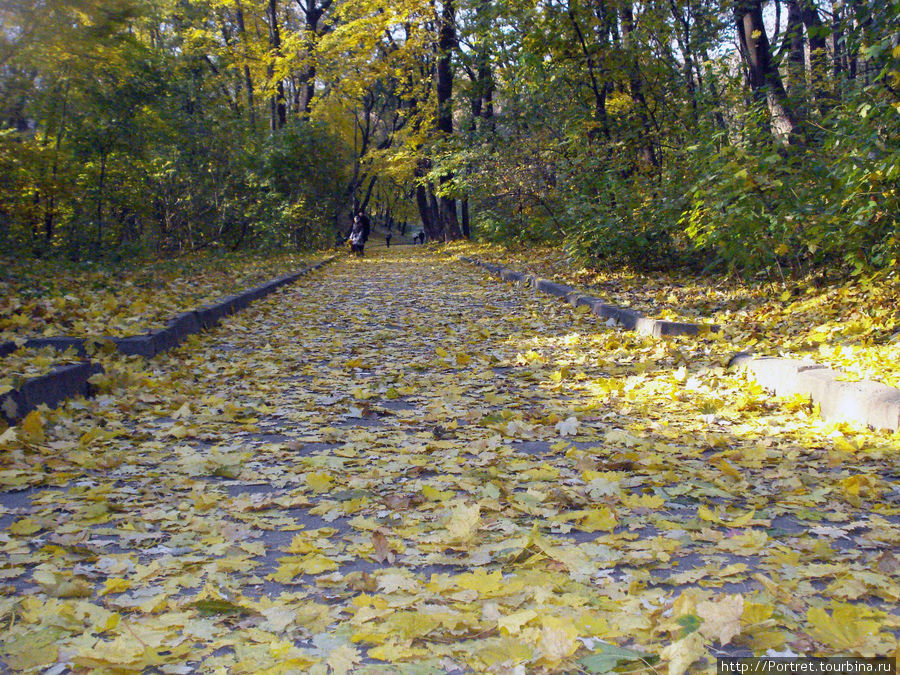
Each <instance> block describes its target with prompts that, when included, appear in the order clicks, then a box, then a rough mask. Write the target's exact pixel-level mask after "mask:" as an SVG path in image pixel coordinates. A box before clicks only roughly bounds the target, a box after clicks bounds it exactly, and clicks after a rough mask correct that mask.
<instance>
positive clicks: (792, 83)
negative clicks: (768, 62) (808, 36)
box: [779, 0, 806, 94]
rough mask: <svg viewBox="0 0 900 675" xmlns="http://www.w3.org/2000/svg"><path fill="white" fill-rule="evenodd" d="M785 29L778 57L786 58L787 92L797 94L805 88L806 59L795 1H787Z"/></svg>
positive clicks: (800, 20) (800, 23)
mask: <svg viewBox="0 0 900 675" xmlns="http://www.w3.org/2000/svg"><path fill="white" fill-rule="evenodd" d="M787 9H788V16H787V28H786V29H785V31H784V35H782V37H781V48H780V49H779V56H781V57H782V58H785V56H784V55H786V58H787V82H786V87H787V90H788V91H789V92H791V93H792V94H793V93H795V92H796V93H799V92H801V91H803V89H804V88H805V86H806V74H805V73H806V58H805V57H804V55H803V19H802V18H801V16H800V5H799V4H798V3H797V0H787Z"/></svg>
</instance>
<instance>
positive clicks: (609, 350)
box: [0, 247, 900, 675]
mask: <svg viewBox="0 0 900 675" xmlns="http://www.w3.org/2000/svg"><path fill="white" fill-rule="evenodd" d="M726 347H727V345H726V343H725V341H723V340H717V339H715V338H714V337H712V336H709V337H703V338H677V339H672V340H666V341H656V340H652V339H650V338H647V337H644V336H640V335H637V334H634V333H626V332H622V331H620V330H618V329H614V328H609V327H607V326H605V325H603V324H602V323H600V322H598V321H597V320H596V318H595V317H593V316H592V315H590V314H586V313H583V312H578V311H574V310H573V309H572V308H571V307H569V306H568V305H565V304H564V303H560V302H559V301H557V300H555V299H553V298H546V297H545V296H541V295H536V296H535V295H533V294H531V293H530V292H521V291H519V290H517V289H516V288H515V287H513V286H511V285H508V284H505V283H498V282H496V281H494V280H492V279H489V278H488V277H487V276H486V275H483V274H482V273H480V272H477V271H474V270H473V269H472V268H471V266H468V265H464V264H462V263H456V262H452V261H450V262H448V261H447V260H446V258H441V257H439V256H437V255H434V254H433V253H431V252H429V251H428V250H427V249H424V248H420V247H416V248H408V247H404V248H392V249H389V250H385V249H381V250H380V251H379V250H376V251H373V252H372V254H371V255H370V256H369V257H367V258H365V259H363V260H355V259H349V260H344V261H342V262H338V263H336V264H334V265H331V266H329V267H327V268H325V269H324V270H322V271H319V272H316V273H315V274H313V275H311V276H310V277H305V278H303V279H302V280H301V281H300V282H298V283H297V284H295V285H293V286H291V287H289V288H286V289H283V290H282V291H280V292H279V293H277V294H275V295H273V296H270V297H269V298H267V299H266V300H264V301H261V302H259V303H255V304H254V305H253V306H251V308H250V309H248V310H247V311H245V312H242V313H240V314H238V315H235V316H233V317H230V318H229V319H227V320H226V322H225V323H224V325H223V326H221V327H220V328H218V329H216V330H215V331H213V332H211V333H208V334H204V335H202V336H194V337H192V338H191V339H190V340H189V341H188V342H187V343H186V344H184V345H183V346H181V347H180V348H179V349H178V350H176V351H174V352H171V353H169V354H167V355H164V356H161V357H158V358H156V359H154V360H152V361H151V362H145V361H142V360H140V359H134V358H130V359H129V358H123V357H121V356H117V355H108V356H106V357H104V358H106V359H107V360H106V361H105V366H106V368H107V375H105V376H104V378H102V379H101V380H99V381H98V384H99V385H100V386H101V387H102V389H103V392H102V393H101V395H99V396H98V397H97V398H95V399H92V400H87V401H77V402H73V403H70V404H68V405H66V406H65V407H64V408H62V409H60V410H57V411H41V412H35V413H32V414H31V415H29V417H28V418H26V420H25V421H24V422H23V423H22V424H21V425H20V426H18V427H14V428H11V429H8V430H7V431H6V432H5V433H3V434H2V435H0V453H2V458H3V469H2V471H0V485H2V490H3V491H2V492H0V505H2V506H0V528H2V529H0V548H2V550H3V553H4V557H3V558H2V560H0V566H2V567H0V577H2V584H3V587H2V589H3V593H2V598H0V626H2V628H0V658H2V660H3V662H4V663H5V664H6V666H7V667H8V668H10V669H12V670H22V671H24V670H28V669H38V670H40V669H47V668H56V669H57V670H56V671H54V672H62V669H65V668H67V667H68V668H71V669H72V670H74V671H75V672H110V671H125V672H127V671H140V670H145V669H148V668H158V669H160V671H162V672H171V673H180V672H185V673H186V672H230V673H260V672H272V673H281V672H288V671H301V672H310V673H318V674H321V675H326V674H328V673H335V674H337V673H350V672H353V673H435V674H438V673H453V672H459V673H470V672H483V673H521V672H529V673H532V672H534V673H557V672H565V673H572V672H583V673H606V672H612V671H613V670H614V669H619V670H620V671H625V672H669V673H673V674H680V673H683V672H685V671H687V670H690V672H700V671H706V672H715V658H714V657H715V656H716V655H721V654H751V653H752V654H765V653H767V652H769V650H774V651H775V652H778V653H793V654H819V655H867V656H871V655H882V656H887V655H892V656H893V655H896V654H897V653H898V651H897V650H898V635H900V614H898V612H897V606H898V602H900V587H898V585H897V583H896V579H897V574H898V571H900V491H898V489H897V482H898V478H900V476H898V474H897V466H898V443H897V437H896V435H893V436H892V435H889V434H886V433H878V432H871V431H865V430H861V429H857V428H853V427H849V426H843V425H827V424H824V423H822V422H821V421H819V420H818V419H817V418H816V416H815V415H813V414H812V411H811V410H810V409H809V406H808V405H807V404H805V403H803V402H801V401H799V400H798V401H793V402H789V403H791V405H790V406H789V407H787V408H786V407H784V406H781V405H775V404H774V403H773V402H772V401H771V400H770V399H769V398H768V397H767V396H766V395H765V394H764V393H763V392H762V391H760V390H759V389H758V388H755V387H754V386H753V385H752V384H750V383H748V382H747V381H746V380H744V379H743V378H742V377H741V376H739V375H737V374H734V373H731V372H729V371H727V370H726V369H725V368H723V367H722V358H723V355H724V354H725V352H726V351H727V350H726Z"/></svg>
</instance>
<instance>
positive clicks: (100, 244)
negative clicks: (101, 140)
mask: <svg viewBox="0 0 900 675" xmlns="http://www.w3.org/2000/svg"><path fill="white" fill-rule="evenodd" d="M105 181H106V153H105V152H103V153H102V154H101V155H100V176H99V177H98V179H97V216H96V217H97V253H99V252H100V251H101V250H102V248H103V190H104V187H105Z"/></svg>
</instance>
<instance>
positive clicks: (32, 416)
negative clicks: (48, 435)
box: [20, 410, 44, 443]
mask: <svg viewBox="0 0 900 675" xmlns="http://www.w3.org/2000/svg"><path fill="white" fill-rule="evenodd" d="M20 428H21V429H22V431H24V432H25V438H26V439H27V440H29V441H31V442H32V443H40V442H41V441H43V440H44V418H43V417H42V416H41V413H40V412H38V411H37V410H32V411H31V412H30V413H28V414H27V415H25V419H24V420H22V423H21V425H20Z"/></svg>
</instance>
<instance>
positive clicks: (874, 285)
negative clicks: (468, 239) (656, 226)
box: [447, 243, 900, 387]
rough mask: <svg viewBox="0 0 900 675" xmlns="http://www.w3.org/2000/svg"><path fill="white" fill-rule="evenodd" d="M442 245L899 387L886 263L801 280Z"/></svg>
mask: <svg viewBox="0 0 900 675" xmlns="http://www.w3.org/2000/svg"><path fill="white" fill-rule="evenodd" d="M447 250H448V252H451V253H454V254H457V253H458V254H461V255H474V256H476V257H479V258H480V259H483V260H488V261H491V262H495V263H502V264H505V265H507V266H509V267H512V268H514V269H517V270H520V271H530V272H533V273H535V274H537V275H539V276H542V277H545V278H548V279H553V280H556V281H560V282H563V283H567V284H570V285H572V286H575V287H576V288H578V289H579V290H582V291H584V292H586V293H588V294H591V295H595V296H596V297H599V298H601V299H602V300H604V301H606V302H610V303H611V304H614V305H618V306H620V307H628V308H631V309H636V310H639V311H641V312H643V313H645V314H646V315H647V316H650V317H652V318H661V319H671V320H675V321H701V322H703V321H708V322H712V323H718V324H721V325H722V326H723V328H724V331H723V337H724V339H725V340H726V341H727V343H728V345H729V348H731V349H732V350H733V352H736V351H743V350H748V351H752V352H753V353H754V354H756V355H759V356H788V357H791V358H806V359H812V360H814V361H816V362H818V363H823V364H827V365H830V366H833V367H836V368H841V369H843V370H846V371H847V372H848V373H849V374H850V375H851V376H853V377H855V378H857V379H873V380H877V381H880V382H884V383H885V384H888V385H891V386H894V387H900V370H898V369H897V367H896V365H897V363H900V275H898V273H897V271H896V270H893V269H891V270H887V271H885V272H881V273H874V274H870V275H857V276H854V277H851V278H849V279H845V280H843V281H837V282H829V281H827V280H825V279H823V278H822V277H821V276H815V277H814V276H809V277H804V278H800V279H784V280H781V281H777V282H774V281H766V282H762V281H760V282H759V283H748V282H745V281H742V280H740V279H736V278H728V279H726V278H723V277H721V276H712V277H704V276H697V275H695V274H688V273H685V274H678V273H665V274H662V273H660V274H657V275H654V274H652V273H646V272H635V271H631V270H628V269H621V268H618V269H608V270H599V269H589V268H583V267H580V266H578V265H577V264H575V263H573V262H572V260H571V259H570V258H569V257H568V256H567V254H566V253H565V251H563V250H560V249H558V248H534V247H528V248H521V249H516V248H504V247H501V246H494V245H488V244H478V245H475V244H469V243H459V244H453V245H452V246H450V247H448V249H447Z"/></svg>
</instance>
